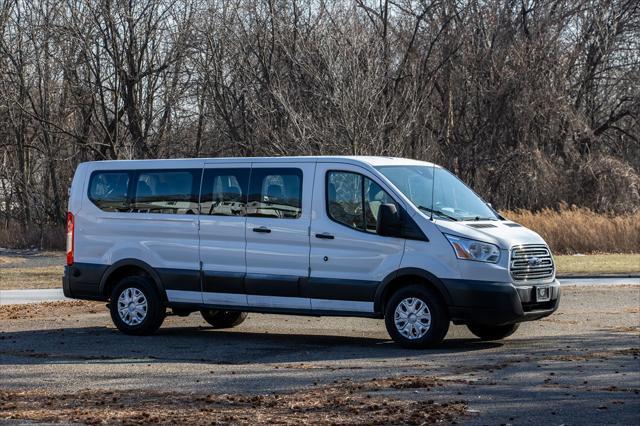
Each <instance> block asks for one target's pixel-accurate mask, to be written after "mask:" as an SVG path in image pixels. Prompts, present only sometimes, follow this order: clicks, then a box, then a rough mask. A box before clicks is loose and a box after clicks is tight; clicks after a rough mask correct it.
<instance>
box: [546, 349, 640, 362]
mask: <svg viewBox="0 0 640 426" xmlns="http://www.w3.org/2000/svg"><path fill="white" fill-rule="evenodd" d="M621 355H622V356H624V355H630V356H632V357H633V358H634V359H637V358H638V356H640V348H628V349H616V350H612V351H598V352H589V353H586V354H580V355H557V356H551V357H547V358H546V359H547V360H552V361H571V362H573V361H588V360H591V359H609V358H610V357H614V356H621Z"/></svg>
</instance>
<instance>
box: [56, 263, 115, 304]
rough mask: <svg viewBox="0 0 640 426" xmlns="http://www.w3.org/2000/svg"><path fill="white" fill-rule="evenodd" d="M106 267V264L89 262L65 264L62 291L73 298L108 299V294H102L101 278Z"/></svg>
mask: <svg viewBox="0 0 640 426" xmlns="http://www.w3.org/2000/svg"><path fill="white" fill-rule="evenodd" d="M106 269H107V267H106V266H103V265H93V264H88V263H74V264H73V265H72V266H65V267H64V275H63V276H62V292H63V293H64V295H65V297H69V298H72V299H84V300H107V299H108V297H107V296H105V295H102V294H100V280H101V278H102V274H103V273H104V271H105V270H106Z"/></svg>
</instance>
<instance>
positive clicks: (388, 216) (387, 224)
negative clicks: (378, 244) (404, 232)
mask: <svg viewBox="0 0 640 426" xmlns="http://www.w3.org/2000/svg"><path fill="white" fill-rule="evenodd" d="M376 232H377V233H378V235H382V236H384V237H395V236H397V235H398V233H399V232H400V214H399V213H398V209H397V208H396V205H395V204H391V203H389V204H381V205H380V209H379V210H378V220H377V221H376Z"/></svg>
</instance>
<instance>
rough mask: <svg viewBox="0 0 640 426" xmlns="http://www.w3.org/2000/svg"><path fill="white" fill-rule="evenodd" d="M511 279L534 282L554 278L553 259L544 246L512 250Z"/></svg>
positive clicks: (522, 247) (527, 246) (521, 247)
mask: <svg viewBox="0 0 640 426" xmlns="http://www.w3.org/2000/svg"><path fill="white" fill-rule="evenodd" d="M509 268H510V270H511V277H513V279H514V280H516V281H533V280H542V279H545V278H550V277H552V276H553V272H554V265H553V258H552V257H551V252H550V251H549V248H547V246H544V245H524V246H519V247H515V248H514V249H513V250H511V260H510V262H509Z"/></svg>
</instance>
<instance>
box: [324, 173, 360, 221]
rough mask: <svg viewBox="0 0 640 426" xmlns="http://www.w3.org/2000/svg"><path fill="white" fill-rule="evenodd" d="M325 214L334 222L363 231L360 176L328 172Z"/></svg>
mask: <svg viewBox="0 0 640 426" xmlns="http://www.w3.org/2000/svg"><path fill="white" fill-rule="evenodd" d="M327 212H328V214H329V217H330V218H331V219H333V220H335V221H336V222H339V223H341V224H343V225H346V226H348V227H350V228H354V229H359V230H360V231H364V230H365V222H364V215H363V210H362V176H361V175H359V174H357V173H351V172H329V174H328V175H327Z"/></svg>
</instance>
